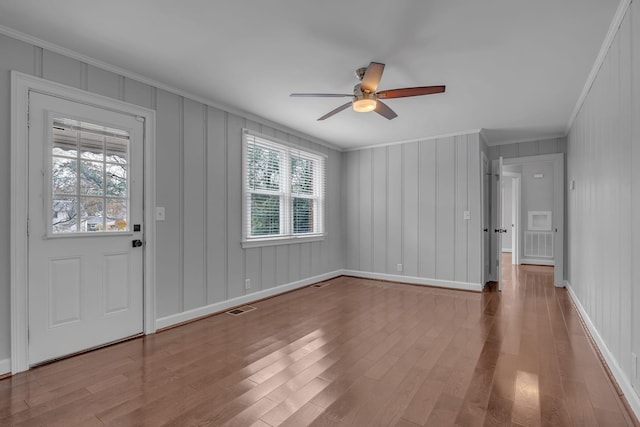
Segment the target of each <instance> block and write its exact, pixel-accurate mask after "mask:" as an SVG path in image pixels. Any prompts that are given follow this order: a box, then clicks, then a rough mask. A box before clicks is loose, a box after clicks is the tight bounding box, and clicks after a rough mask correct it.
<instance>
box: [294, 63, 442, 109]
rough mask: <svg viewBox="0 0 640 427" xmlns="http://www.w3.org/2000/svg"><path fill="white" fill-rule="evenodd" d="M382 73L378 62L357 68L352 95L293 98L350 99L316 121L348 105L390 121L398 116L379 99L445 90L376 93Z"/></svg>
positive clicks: (382, 68)
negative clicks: (355, 83) (372, 112)
mask: <svg viewBox="0 0 640 427" xmlns="http://www.w3.org/2000/svg"><path fill="white" fill-rule="evenodd" d="M383 71H384V64H382V63H380V62H371V63H370V64H369V66H368V67H363V68H358V69H357V70H356V77H358V79H359V80H360V83H358V84H357V85H355V86H354V87H353V94H344V93H292V94H291V95H290V96H293V97H321V98H342V97H351V98H352V99H351V101H349V102H347V103H346V104H343V105H341V106H339V107H338V108H336V109H334V110H332V111H329V112H328V113H327V114H325V115H324V116H322V117H320V118H319V119H318V120H324V119H328V118H329V117H331V116H333V115H334V114H337V113H339V112H340V111H342V110H345V109H346V108H348V107H349V106H350V105H351V106H353V109H354V111H357V112H359V113H366V112H369V111H375V112H376V113H378V114H380V115H381V116H383V117H385V118H387V119H389V120H391V119H395V118H396V117H398V115H397V114H396V113H395V112H394V111H393V110H392V109H391V108H389V106H388V105H387V104H385V103H384V102H382V101H381V99H393V98H405V97H408V96H420V95H431V94H434V93H442V92H444V90H445V86H418V87H405V88H401V89H390V90H381V91H379V92H376V90H377V89H378V85H379V84H380V79H381V78H382V72H383Z"/></svg>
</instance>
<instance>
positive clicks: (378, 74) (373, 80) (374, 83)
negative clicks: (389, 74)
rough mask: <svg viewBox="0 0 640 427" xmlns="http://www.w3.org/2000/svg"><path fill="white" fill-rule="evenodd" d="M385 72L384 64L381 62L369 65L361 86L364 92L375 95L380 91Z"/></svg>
mask: <svg viewBox="0 0 640 427" xmlns="http://www.w3.org/2000/svg"><path fill="white" fill-rule="evenodd" d="M383 71H384V64H381V63H379V62H372V63H370V64H369V66H368V67H367V71H365V73H364V76H363V77H362V83H361V84H360V87H361V88H362V90H363V92H369V93H373V92H375V91H376V89H378V85H379V84H380V79H381V78H382V72H383Z"/></svg>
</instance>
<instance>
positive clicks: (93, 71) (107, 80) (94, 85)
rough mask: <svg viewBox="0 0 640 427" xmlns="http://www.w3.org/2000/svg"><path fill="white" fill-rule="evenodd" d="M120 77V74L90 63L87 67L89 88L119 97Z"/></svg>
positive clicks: (112, 96)
mask: <svg viewBox="0 0 640 427" xmlns="http://www.w3.org/2000/svg"><path fill="white" fill-rule="evenodd" d="M119 77H120V76H118V75H117V74H115V73H112V72H110V71H105V70H103V69H102V68H97V67H94V66H93V65H89V66H88V68H87V90H88V91H89V92H93V93H97V94H100V95H104V96H108V97H109V98H114V99H117V98H118V93H119V92H118V91H119Z"/></svg>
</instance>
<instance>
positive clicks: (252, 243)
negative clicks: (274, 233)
mask: <svg viewBox="0 0 640 427" xmlns="http://www.w3.org/2000/svg"><path fill="white" fill-rule="evenodd" d="M324 237H325V234H314V235H312V236H300V237H272V238H268V239H251V240H243V241H242V247H243V248H260V247H263V246H277V245H291V244H294V243H308V242H319V241H322V240H324Z"/></svg>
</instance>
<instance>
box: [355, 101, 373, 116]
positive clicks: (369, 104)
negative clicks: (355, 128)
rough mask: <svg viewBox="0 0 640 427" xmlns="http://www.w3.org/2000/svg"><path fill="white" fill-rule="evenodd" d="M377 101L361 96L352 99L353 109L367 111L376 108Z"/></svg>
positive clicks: (360, 111) (359, 111) (361, 111)
mask: <svg viewBox="0 0 640 427" xmlns="http://www.w3.org/2000/svg"><path fill="white" fill-rule="evenodd" d="M377 104H378V103H377V101H376V100H375V98H361V99H356V100H355V101H353V111H357V112H358V113H368V112H369V111H373V110H375V109H376V105H377Z"/></svg>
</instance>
